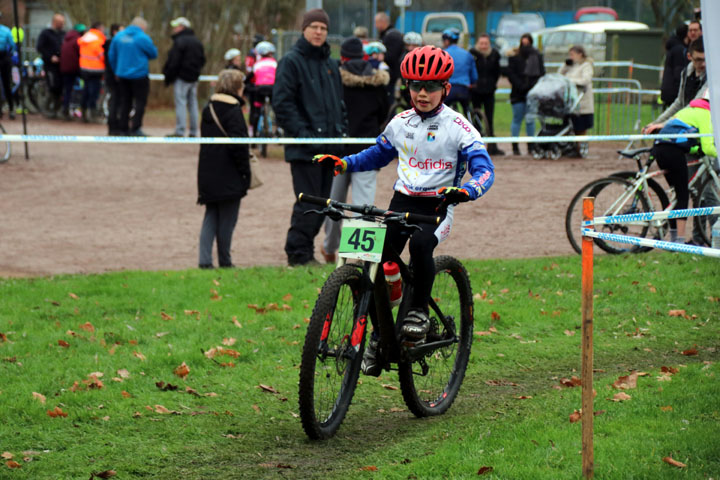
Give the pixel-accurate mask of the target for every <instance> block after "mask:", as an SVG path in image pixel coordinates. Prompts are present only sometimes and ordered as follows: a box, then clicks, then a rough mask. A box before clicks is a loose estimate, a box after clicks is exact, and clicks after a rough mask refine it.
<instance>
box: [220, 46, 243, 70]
mask: <svg viewBox="0 0 720 480" xmlns="http://www.w3.org/2000/svg"><path fill="white" fill-rule="evenodd" d="M223 58H225V69H226V70H227V69H230V70H240V71H242V69H243V58H242V52H241V51H240V50H238V49H237V48H231V49H229V50H228V51H227V52H225V56H224V57H223Z"/></svg>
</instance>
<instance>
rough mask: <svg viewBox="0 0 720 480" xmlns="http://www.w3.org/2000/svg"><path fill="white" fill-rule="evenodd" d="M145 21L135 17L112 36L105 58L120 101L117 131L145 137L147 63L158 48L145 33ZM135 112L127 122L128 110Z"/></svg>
mask: <svg viewBox="0 0 720 480" xmlns="http://www.w3.org/2000/svg"><path fill="white" fill-rule="evenodd" d="M147 27H148V23H147V21H145V19H144V18H141V17H135V18H134V19H133V20H132V22H130V25H129V26H128V27H127V28H126V29H125V30H123V31H121V32H119V33H118V34H117V35H115V37H113V40H112V42H111V43H110V52H109V55H108V58H109V60H110V65H111V67H112V69H113V71H114V72H115V76H116V77H117V80H118V85H117V92H118V101H119V102H120V120H119V122H118V128H119V133H120V132H122V134H123V135H131V136H143V137H144V136H145V133H144V132H143V131H142V129H141V127H142V120H143V115H144V114H145V105H146V104H147V98H148V93H149V92H150V77H149V76H148V75H149V72H150V69H149V65H148V62H149V61H150V60H153V59H155V58H157V56H158V51H157V48H156V47H155V44H153V41H152V39H151V38H150V37H149V36H148V35H147V34H146V33H145V31H146V30H147ZM133 106H134V107H135V115H134V116H133V118H132V125H130V110H131V109H132V108H133Z"/></svg>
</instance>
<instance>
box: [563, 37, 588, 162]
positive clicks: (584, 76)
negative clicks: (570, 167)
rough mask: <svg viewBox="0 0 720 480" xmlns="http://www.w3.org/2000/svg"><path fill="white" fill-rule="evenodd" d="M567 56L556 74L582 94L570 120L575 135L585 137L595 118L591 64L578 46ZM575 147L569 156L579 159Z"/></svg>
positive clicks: (571, 48) (582, 49)
mask: <svg viewBox="0 0 720 480" xmlns="http://www.w3.org/2000/svg"><path fill="white" fill-rule="evenodd" d="M568 56H569V58H568V59H567V60H565V65H562V66H561V67H560V68H559V69H558V72H559V73H560V74H561V75H564V76H566V77H567V78H568V79H569V80H570V81H571V82H573V83H574V84H575V86H576V87H577V89H578V93H581V94H582V98H581V99H580V103H579V105H578V112H577V113H576V114H574V115H572V117H571V120H572V125H573V130H574V132H575V135H585V134H586V133H587V131H588V130H590V129H591V128H592V126H593V123H594V117H595V115H594V114H595V99H594V98H593V97H594V94H593V88H592V78H593V71H594V70H593V63H592V60H591V59H589V58H588V57H587V54H586V53H585V49H584V48H583V47H581V46H579V45H575V46H573V47H570V51H569V52H568ZM575 147H576V149H575V152H573V154H572V155H571V156H572V157H576V158H579V157H581V155H580V151H579V150H578V149H577V144H576V145H575Z"/></svg>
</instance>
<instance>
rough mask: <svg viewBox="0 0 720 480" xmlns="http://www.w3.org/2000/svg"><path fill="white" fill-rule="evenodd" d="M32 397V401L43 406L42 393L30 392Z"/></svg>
mask: <svg viewBox="0 0 720 480" xmlns="http://www.w3.org/2000/svg"><path fill="white" fill-rule="evenodd" d="M32 396H33V398H34V399H36V400H38V401H39V402H40V403H42V404H43V405H45V395H43V394H42V393H37V392H32Z"/></svg>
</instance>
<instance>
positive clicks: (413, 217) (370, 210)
mask: <svg viewBox="0 0 720 480" xmlns="http://www.w3.org/2000/svg"><path fill="white" fill-rule="evenodd" d="M298 201H299V202H307V203H314V204H315V205H319V206H321V207H334V208H337V209H339V210H348V211H351V212H355V213H359V214H361V215H367V216H371V217H382V218H386V219H391V218H397V219H403V220H405V221H407V222H410V223H429V224H431V225H439V224H440V221H441V220H442V219H441V217H440V216H431V215H420V214H417V213H410V212H393V211H392V210H382V209H380V208H377V207H375V206H373V205H353V204H350V203H343V202H338V201H337V200H333V199H331V198H322V197H314V196H312V195H307V194H305V193H301V194H300V195H298Z"/></svg>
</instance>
